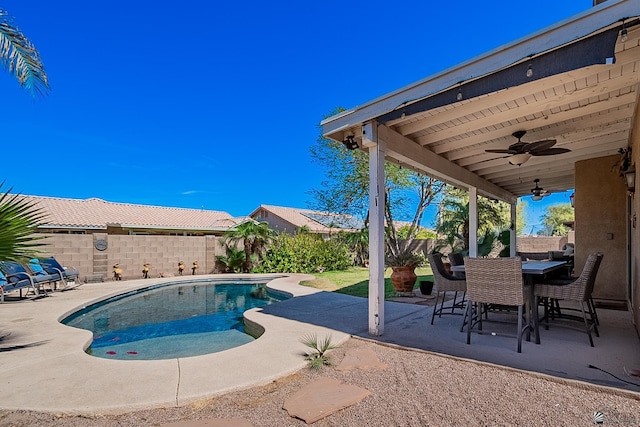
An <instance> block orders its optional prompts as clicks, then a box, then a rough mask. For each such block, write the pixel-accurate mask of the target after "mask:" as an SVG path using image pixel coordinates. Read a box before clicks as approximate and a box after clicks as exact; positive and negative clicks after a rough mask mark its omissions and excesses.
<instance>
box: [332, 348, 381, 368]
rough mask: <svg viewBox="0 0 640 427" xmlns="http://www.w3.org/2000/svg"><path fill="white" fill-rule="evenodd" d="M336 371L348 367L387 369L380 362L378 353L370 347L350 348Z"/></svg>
mask: <svg viewBox="0 0 640 427" xmlns="http://www.w3.org/2000/svg"><path fill="white" fill-rule="evenodd" d="M336 369H337V370H338V371H348V370H349V369H379V370H384V369H387V365H386V364H385V363H381V362H380V359H378V355H377V354H376V353H375V352H374V351H373V350H372V349H370V348H352V349H350V350H348V351H347V354H345V356H344V358H343V359H342V362H340V364H339V365H338V367H337V368H336Z"/></svg>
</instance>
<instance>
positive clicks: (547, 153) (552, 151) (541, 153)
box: [530, 147, 571, 156]
mask: <svg viewBox="0 0 640 427" xmlns="http://www.w3.org/2000/svg"><path fill="white" fill-rule="evenodd" d="M570 151H571V150H569V149H568V148H558V147H556V148H547V149H546V150H542V151H532V152H531V153H530V154H531V155H532V156H555V155H556V154H564V153H569V152H570Z"/></svg>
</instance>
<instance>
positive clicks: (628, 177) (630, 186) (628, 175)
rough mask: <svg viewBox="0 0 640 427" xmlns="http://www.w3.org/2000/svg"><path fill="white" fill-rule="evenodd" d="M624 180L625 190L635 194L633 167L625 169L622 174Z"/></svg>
mask: <svg viewBox="0 0 640 427" xmlns="http://www.w3.org/2000/svg"><path fill="white" fill-rule="evenodd" d="M624 179H625V181H626V183H627V190H629V192H630V193H635V192H636V168H635V166H631V167H629V169H627V170H626V171H625V172H624Z"/></svg>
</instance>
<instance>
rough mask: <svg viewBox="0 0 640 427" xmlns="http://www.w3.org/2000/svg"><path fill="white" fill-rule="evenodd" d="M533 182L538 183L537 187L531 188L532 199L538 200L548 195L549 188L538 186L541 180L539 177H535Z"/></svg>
mask: <svg viewBox="0 0 640 427" xmlns="http://www.w3.org/2000/svg"><path fill="white" fill-rule="evenodd" d="M533 182H535V183H536V187H535V188H532V189H531V200H533V201H535V202H537V201H538V200H542V198H543V197H544V196H546V195H547V190H545V189H544V188H542V187H538V183H539V182H540V180H539V179H538V178H536V179H534V180H533Z"/></svg>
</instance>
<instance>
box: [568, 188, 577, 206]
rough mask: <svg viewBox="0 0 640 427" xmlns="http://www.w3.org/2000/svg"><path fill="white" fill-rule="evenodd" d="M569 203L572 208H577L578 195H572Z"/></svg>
mask: <svg viewBox="0 0 640 427" xmlns="http://www.w3.org/2000/svg"><path fill="white" fill-rule="evenodd" d="M569 202H570V203H571V207H572V208H575V207H576V193H575V192H574V193H571V195H570V196H569Z"/></svg>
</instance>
